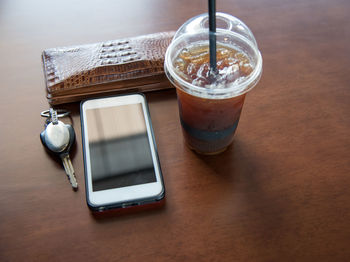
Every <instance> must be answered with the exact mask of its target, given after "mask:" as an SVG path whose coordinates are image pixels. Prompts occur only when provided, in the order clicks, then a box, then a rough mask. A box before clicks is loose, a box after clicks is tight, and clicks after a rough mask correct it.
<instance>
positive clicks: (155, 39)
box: [42, 32, 174, 105]
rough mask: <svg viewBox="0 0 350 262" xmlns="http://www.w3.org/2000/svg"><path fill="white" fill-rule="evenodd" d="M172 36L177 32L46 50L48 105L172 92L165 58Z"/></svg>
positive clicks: (44, 56)
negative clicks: (119, 94)
mask: <svg viewBox="0 0 350 262" xmlns="http://www.w3.org/2000/svg"><path fill="white" fill-rule="evenodd" d="M173 36H174V32H163V33H156V34H150V35H143V36H138V37H133V38H127V39H119V40H113V41H108V42H103V43H96V44H87V45H80V46H71V47H62V48H51V49H47V50H45V51H44V52H43V53H42V61H43V68H44V75H45V82H46V91H47V99H48V101H49V103H50V104H52V105H57V104H63V103H70V102H76V101H80V100H82V99H84V98H88V97H94V96H101V95H110V94H116V93H125V92H136V91H137V92H146V91H152V90H159V89H165V88H170V87H171V84H170V83H169V82H168V80H167V79H166V76H165V74H164V55H165V52H166V49H167V47H168V45H169V44H170V42H171V40H172V38H173Z"/></svg>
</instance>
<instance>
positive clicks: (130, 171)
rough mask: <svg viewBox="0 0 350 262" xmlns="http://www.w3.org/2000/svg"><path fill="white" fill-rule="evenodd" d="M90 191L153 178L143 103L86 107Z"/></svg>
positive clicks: (134, 183)
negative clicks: (90, 179)
mask: <svg viewBox="0 0 350 262" xmlns="http://www.w3.org/2000/svg"><path fill="white" fill-rule="evenodd" d="M86 121H87V129H88V143H89V149H90V161H91V176H92V189H93V191H101V190H107V189H113V188H121V187H126V186H133V185H139V184H146V183H152V182H156V175H155V170H154V165H153V161H152V154H151V149H150V144H149V140H148V134H147V127H146V122H145V118H144V113H143V110H142V104H141V103H137V104H128V105H121V106H112V107H104V108H95V109H87V110H86Z"/></svg>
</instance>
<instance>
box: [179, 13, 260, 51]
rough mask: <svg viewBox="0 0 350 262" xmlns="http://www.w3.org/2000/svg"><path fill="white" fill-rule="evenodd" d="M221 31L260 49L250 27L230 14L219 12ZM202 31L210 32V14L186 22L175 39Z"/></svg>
mask: <svg viewBox="0 0 350 262" xmlns="http://www.w3.org/2000/svg"><path fill="white" fill-rule="evenodd" d="M220 29H223V30H228V31H231V32H233V33H236V34H238V35H240V36H242V37H244V38H246V39H247V40H248V41H251V42H252V43H253V45H255V46H256V47H258V45H257V43H256V40H255V38H254V35H253V33H252V31H250V29H249V28H248V26H246V24H245V23H243V22H242V21H241V20H239V19H238V18H237V17H234V16H232V15H229V14H225V13H220V12H217V13H216V30H220ZM201 30H209V16H208V13H204V14H201V15H198V16H195V17H193V18H191V19H189V20H188V21H186V23H184V24H183V25H182V26H181V27H180V28H179V29H178V30H177V32H176V34H175V36H174V38H173V39H176V38H178V37H180V36H181V35H183V34H192V33H198V32H199V31H201Z"/></svg>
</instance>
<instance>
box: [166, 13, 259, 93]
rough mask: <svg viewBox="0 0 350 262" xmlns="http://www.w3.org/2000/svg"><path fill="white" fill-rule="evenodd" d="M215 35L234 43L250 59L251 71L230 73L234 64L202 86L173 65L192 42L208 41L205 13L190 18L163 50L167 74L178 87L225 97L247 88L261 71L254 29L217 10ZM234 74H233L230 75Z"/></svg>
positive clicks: (206, 42)
mask: <svg viewBox="0 0 350 262" xmlns="http://www.w3.org/2000/svg"><path fill="white" fill-rule="evenodd" d="M215 35H216V42H217V43H220V44H221V45H222V46H229V47H233V48H234V49H236V50H237V51H239V52H241V53H242V54H244V56H246V57H247V58H248V59H249V65H250V67H251V68H252V71H251V72H250V73H249V74H248V75H244V76H243V75H242V76H240V75H238V76H237V75H236V74H235V73H234V74H232V72H238V71H237V67H236V66H235V65H232V66H231V68H229V70H226V68H225V70H224V69H222V70H220V71H219V72H218V74H217V75H216V76H217V77H216V78H215V79H216V80H215V81H211V83H210V84H205V85H204V86H203V85H202V84H198V83H197V82H195V81H196V79H194V81H192V82H191V81H188V80H189V79H186V80H185V78H184V77H183V72H179V70H177V69H176V67H177V65H176V61H178V60H179V59H177V58H178V57H179V53H180V52H183V51H184V50H186V49H187V47H190V46H192V45H193V44H197V46H201V45H206V44H209V17H208V14H207V13H205V14H202V15H199V16H196V17H194V18H191V19H190V20H188V21H187V22H185V23H184V24H183V25H182V26H181V27H180V28H179V30H178V31H177V32H176V34H175V36H174V38H173V40H172V42H171V43H170V45H169V47H168V49H167V52H166V54H165V63H164V69H165V74H166V76H167V77H168V79H169V80H170V82H172V83H173V84H174V85H175V86H176V87H177V88H180V89H182V90H184V91H185V92H188V93H190V94H193V95H196V96H200V97H203V98H213V99H224V98H229V97H234V96H238V95H242V94H244V93H246V92H248V91H249V90H251V89H252V88H253V87H254V86H255V85H256V84H257V83H258V81H259V80H260V77H261V73H262V56H261V53H260V51H259V49H258V45H257V43H256V40H255V38H254V35H253V33H252V32H251V31H250V29H249V28H248V27H247V26H246V25H245V24H244V23H243V22H242V21H241V20H239V19H238V18H236V17H234V16H231V15H229V14H224V13H216V33H215ZM237 66H238V65H237ZM242 66H245V64H244V65H242ZM231 69H232V70H231ZM235 70H236V71H235ZM199 71H201V70H199ZM239 71H240V70H239ZM202 72H204V70H202ZM233 75H235V76H234V77H233V78H232V77H231V76H233ZM197 76H198V74H197ZM191 77H192V76H191ZM200 77H201V76H199V78H200ZM192 79H193V78H192ZM228 79H229V80H228ZM231 79H233V80H231Z"/></svg>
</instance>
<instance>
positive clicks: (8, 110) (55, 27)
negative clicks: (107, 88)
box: [0, 0, 350, 261]
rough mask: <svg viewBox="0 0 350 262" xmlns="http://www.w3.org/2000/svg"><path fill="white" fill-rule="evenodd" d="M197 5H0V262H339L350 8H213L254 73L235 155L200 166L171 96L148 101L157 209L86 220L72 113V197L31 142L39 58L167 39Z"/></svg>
mask: <svg viewBox="0 0 350 262" xmlns="http://www.w3.org/2000/svg"><path fill="white" fill-rule="evenodd" d="M206 5H207V2H206V1H199V0H194V1H184V0H183V1H182V0H181V1H175V0H174V1H173V0H169V1H162V0H135V1H98V2H96V1H90V0H88V1H54V2H53V1H43V0H37V1H24V0H13V1H9V0H5V1H1V2H0V57H1V60H0V72H1V73H0V74H1V84H0V99H1V103H0V111H1V118H0V134H1V135H0V143H1V151H0V167H1V172H0V176H1V183H0V208H1V212H0V261H349V260H350V249H349V246H350V224H349V221H350V190H349V188H350V187H349V185H350V157H349V156H350V103H349V101H350V70H349V68H350V59H349V57H350V45H349V41H350V18H349V13H350V2H349V1H346V0H334V1H326V0H296V1H286V0H278V1H277V0H260V1H258V0H248V1H237V0H232V1H229V0H218V1H217V10H218V11H223V12H227V13H230V14H233V15H235V16H237V17H239V18H241V19H242V20H243V21H245V22H246V24H247V25H248V26H249V27H250V28H251V30H252V31H253V32H254V34H255V36H256V39H257V42H258V44H259V48H260V50H261V52H262V55H263V59H264V65H263V68H264V69H263V70H264V71H263V76H262V79H261V81H260V82H259V84H258V85H257V87H256V88H255V89H254V90H253V91H251V92H250V93H249V94H248V95H247V97H246V101H245V105H244V107H243V111H242V115H241V120H240V123H239V126H238V129H237V133H236V137H235V141H234V144H233V145H232V146H231V147H230V148H229V149H228V151H226V152H225V153H223V154H221V155H218V156H213V157H203V156H199V155H197V154H195V153H193V152H192V151H190V150H189V149H188V148H187V147H186V146H185V145H184V144H183V140H182V133H181V127H180V123H179V119H178V105H177V101H176V94H175V90H168V91H162V92H154V93H150V94H147V99H148V101H149V107H150V113H151V117H152V122H153V128H154V132H155V136H156V141H157V145H158V151H159V157H160V162H161V165H162V169H163V174H164V180H165V186H166V204H165V205H164V207H162V208H158V209H154V210H147V211H142V212H136V213H132V214H125V215H116V216H111V217H108V218H104V219H98V218H95V217H94V216H92V215H91V214H90V212H89V210H88V208H87V206H86V203H85V192H84V177H83V159H82V148H81V129H80V119H79V105H78V104H70V105H67V106H65V108H67V109H70V110H71V111H72V112H73V114H72V119H64V121H65V122H72V123H73V126H74V128H75V131H76V135H77V143H76V146H75V147H74V149H73V152H72V162H73V165H74V168H75V171H76V176H77V179H78V183H79V186H80V189H79V191H78V192H73V191H72V189H71V187H70V185H69V183H68V181H67V179H66V177H65V174H64V171H63V169H62V167H61V164H60V162H59V161H55V160H53V159H52V158H51V157H50V156H49V155H48V154H47V153H46V152H45V150H44V149H43V147H42V145H41V143H40V140H39V133H40V132H41V131H42V129H43V123H44V119H43V118H41V117H40V116H39V114H40V112H41V111H43V110H46V109H47V107H48V104H47V101H46V98H45V85H44V77H43V72H42V68H41V60H40V54H41V52H42V51H43V50H44V49H47V48H51V47H56V46H69V45H75V44H85V43H94V42H100V41H106V40H110V39H117V38H122V37H131V36H136V35H141V34H148V33H155V32H162V31H169V30H176V29H177V28H178V27H179V26H180V25H181V24H183V23H184V22H185V21H186V20H187V19H188V18H190V17H192V16H194V15H197V14H200V13H203V12H205V11H206V8H207V6H206Z"/></svg>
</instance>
